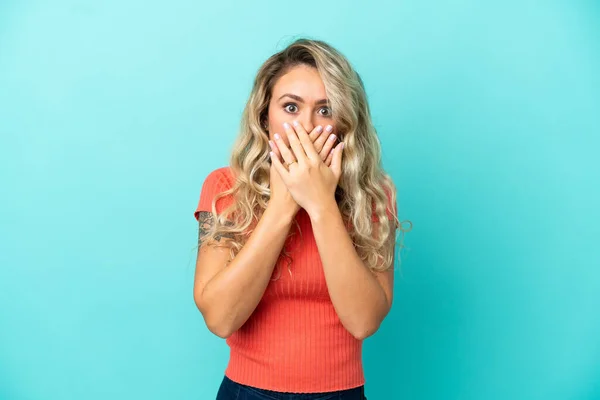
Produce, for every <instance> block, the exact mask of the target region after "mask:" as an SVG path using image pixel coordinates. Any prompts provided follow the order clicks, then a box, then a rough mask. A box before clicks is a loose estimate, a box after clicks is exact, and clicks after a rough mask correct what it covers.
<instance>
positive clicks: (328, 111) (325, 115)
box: [319, 107, 331, 117]
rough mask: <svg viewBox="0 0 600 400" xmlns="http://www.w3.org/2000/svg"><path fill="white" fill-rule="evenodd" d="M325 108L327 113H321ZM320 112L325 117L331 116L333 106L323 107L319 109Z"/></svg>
mask: <svg viewBox="0 0 600 400" xmlns="http://www.w3.org/2000/svg"><path fill="white" fill-rule="evenodd" d="M323 110H325V113H321V111H323ZM319 113H320V114H321V115H322V116H324V117H330V116H331V108H329V107H321V109H320V110H319Z"/></svg>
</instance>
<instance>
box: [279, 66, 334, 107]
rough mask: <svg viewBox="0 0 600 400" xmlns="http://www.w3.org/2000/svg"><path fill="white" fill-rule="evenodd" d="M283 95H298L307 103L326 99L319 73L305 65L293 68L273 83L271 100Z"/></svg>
mask: <svg viewBox="0 0 600 400" xmlns="http://www.w3.org/2000/svg"><path fill="white" fill-rule="evenodd" d="M285 93H292V94H295V95H298V96H300V97H302V98H304V99H305V100H308V101H311V100H320V99H324V98H326V97H327V96H326V92H325V85H324V84H323V80H322V79H321V76H320V75H319V72H318V71H317V70H316V68H312V67H310V66H307V65H298V66H296V67H293V68H292V69H291V70H289V71H288V72H287V73H286V74H285V75H283V76H281V78H279V79H278V80H277V82H275V86H274V87H273V98H275V99H278V98H279V97H280V96H281V95H283V94H285Z"/></svg>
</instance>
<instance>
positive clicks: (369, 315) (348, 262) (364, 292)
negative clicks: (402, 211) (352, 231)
mask: <svg viewBox="0 0 600 400" xmlns="http://www.w3.org/2000/svg"><path fill="white" fill-rule="evenodd" d="M310 219H311V223H312V226H313V232H314V235H315V240H316V243H317V248H318V249H319V254H320V256H321V261H322V263H323V269H324V274H325V280H326V281H327V288H328V290H329V295H330V297H331V301H332V303H333V306H334V308H335V310H336V312H337V314H338V316H339V318H340V321H341V322H342V324H343V325H344V327H345V328H346V329H347V330H348V331H349V332H350V333H351V334H352V335H353V336H354V337H356V338H357V339H365V338H367V337H369V336H371V335H372V334H373V333H375V332H376V331H377V329H379V326H380V324H381V322H382V321H383V319H384V318H385V316H386V315H387V314H388V312H389V310H390V308H391V306H392V298H393V285H394V269H393V268H392V267H393V264H394V263H393V261H392V266H390V268H389V269H388V270H387V271H385V272H376V273H373V272H371V271H370V270H369V269H368V268H367V267H366V266H365V265H364V263H363V262H362V260H361V259H360V257H359V256H358V254H357V253H356V250H355V248H354V244H353V243H352V239H351V238H350V236H349V235H348V232H347V231H346V228H345V226H344V223H343V220H342V216H341V214H340V211H339V209H338V207H337V204H336V203H335V201H332V202H330V203H328V204H325V205H324V206H323V207H322V208H320V209H319V210H318V211H316V212H313V213H312V215H310ZM391 229H394V228H393V225H392V228H391ZM388 245H391V246H393V245H394V235H393V232H392V235H391V236H390V241H389V242H388Z"/></svg>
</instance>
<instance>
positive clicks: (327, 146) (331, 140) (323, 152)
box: [321, 133, 337, 158]
mask: <svg viewBox="0 0 600 400" xmlns="http://www.w3.org/2000/svg"><path fill="white" fill-rule="evenodd" d="M336 141H337V136H335V135H334V134H333V133H332V134H331V135H329V137H328V138H327V141H326V142H325V144H324V145H323V149H322V150H321V157H323V158H325V157H327V156H328V155H329V152H331V149H333V147H334V146H335V142H336Z"/></svg>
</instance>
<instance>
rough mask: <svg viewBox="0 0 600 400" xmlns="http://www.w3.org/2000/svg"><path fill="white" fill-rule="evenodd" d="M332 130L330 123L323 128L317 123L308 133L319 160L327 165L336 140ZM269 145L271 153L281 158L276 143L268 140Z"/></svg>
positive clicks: (331, 157) (329, 163)
mask: <svg viewBox="0 0 600 400" xmlns="http://www.w3.org/2000/svg"><path fill="white" fill-rule="evenodd" d="M328 128H329V129H328ZM332 130H333V129H332V128H331V125H328V126H327V128H325V129H323V127H322V126H320V125H319V126H316V127H315V128H314V129H313V130H312V132H311V133H310V134H309V135H308V136H309V137H310V141H311V142H313V145H314V146H315V150H316V151H317V152H318V153H319V155H320V156H321V160H323V162H324V163H325V165H327V166H328V167H329V166H330V165H331V160H332V159H333V146H334V145H335V143H336V141H337V137H336V136H335V135H334V134H332V133H331V131H332ZM269 145H270V146H271V149H272V150H273V153H275V155H276V156H277V157H278V158H279V159H280V160H281V153H280V152H279V148H278V147H277V145H276V144H275V143H273V142H271V141H269Z"/></svg>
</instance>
